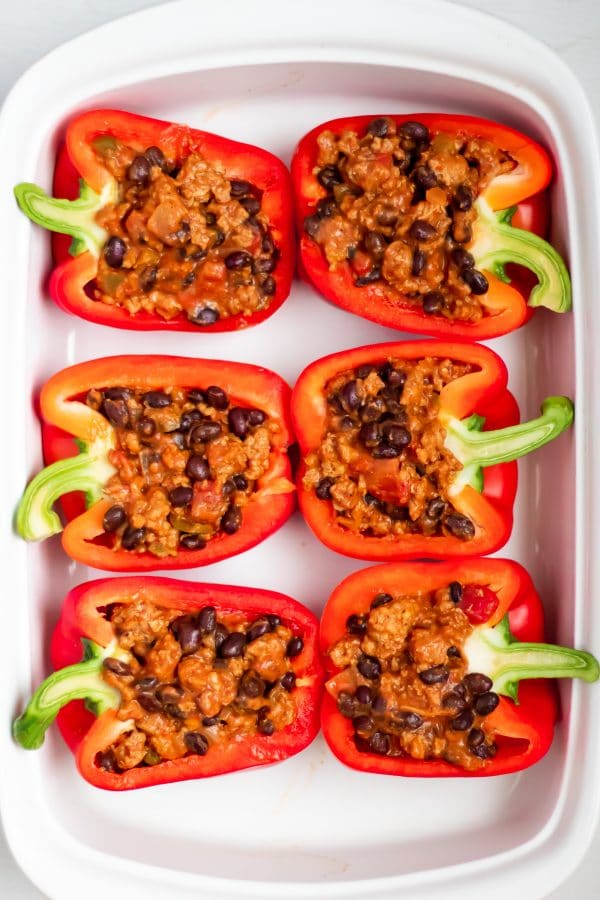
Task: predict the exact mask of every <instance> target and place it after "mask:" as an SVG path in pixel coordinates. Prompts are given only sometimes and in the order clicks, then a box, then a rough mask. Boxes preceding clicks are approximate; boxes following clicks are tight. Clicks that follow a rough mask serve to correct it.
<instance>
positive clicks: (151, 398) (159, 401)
mask: <svg viewBox="0 0 600 900" xmlns="http://www.w3.org/2000/svg"><path fill="white" fill-rule="evenodd" d="M172 402H173V401H172V400H171V398H170V397H169V395H168V394H165V392H164V391H147V392H146V393H145V394H142V403H144V404H145V406H149V407H150V408H151V409H164V408H165V407H166V406H170V405H171V403H172Z"/></svg>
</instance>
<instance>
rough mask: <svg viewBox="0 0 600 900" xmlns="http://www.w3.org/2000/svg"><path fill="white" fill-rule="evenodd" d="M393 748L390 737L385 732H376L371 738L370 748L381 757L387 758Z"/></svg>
mask: <svg viewBox="0 0 600 900" xmlns="http://www.w3.org/2000/svg"><path fill="white" fill-rule="evenodd" d="M391 746H392V742H391V739H390V736H389V734H386V733H385V732H384V731H376V732H375V734H372V735H371V737H370V738H369V747H370V748H371V750H372V751H373V753H378V754H379V755H380V756H386V755H387V754H388V753H389V752H390V750H391Z"/></svg>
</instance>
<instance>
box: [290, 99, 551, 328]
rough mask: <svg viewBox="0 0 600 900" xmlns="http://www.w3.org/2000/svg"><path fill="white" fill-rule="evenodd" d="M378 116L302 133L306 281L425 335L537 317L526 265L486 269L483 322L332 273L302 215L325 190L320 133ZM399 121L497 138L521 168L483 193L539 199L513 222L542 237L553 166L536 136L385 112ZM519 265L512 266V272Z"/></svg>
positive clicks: (360, 126)
mask: <svg viewBox="0 0 600 900" xmlns="http://www.w3.org/2000/svg"><path fill="white" fill-rule="evenodd" d="M374 118H375V117H374V116H350V117H347V118H341V119H333V120H332V121H330V122H325V123H323V124H321V125H318V126H317V127H316V128H313V129H312V131H310V132H309V133H308V134H307V135H305V137H303V138H302V140H301V141H300V143H299V144H298V147H297V148H296V151H295V154H294V158H293V160H292V183H293V186H294V195H295V203H296V222H297V228H298V231H299V233H300V234H301V239H300V266H301V271H302V274H303V276H304V277H305V279H306V280H307V281H309V282H311V283H312V284H313V286H314V287H315V288H316V290H317V291H318V292H319V293H320V294H322V295H323V296H324V297H325V298H326V299H327V300H329V301H331V302H332V303H334V304H335V305H336V306H340V307H341V308H342V309H345V310H347V311H348V312H352V313H355V314H356V315H360V316H362V317H363V318H365V319H370V320H371V321H373V322H377V323H378V324H380V325H385V326H386V327H388V328H397V329H399V330H401V331H408V332H415V333H417V334H427V335H430V336H431V337H437V338H442V339H444V338H447V339H450V340H473V341H480V340H487V339H488V338H493V337H498V336H499V335H502V334H508V333H509V332H510V331H514V330H515V329H516V328H519V327H520V326H521V325H523V324H525V322H527V321H528V320H529V319H530V318H531V316H532V315H533V309H531V308H530V307H529V306H527V297H528V295H529V290H530V288H531V286H532V284H533V283H535V279H533V281H532V279H531V275H530V274H529V273H528V272H527V274H525V272H526V270H525V271H523V270H519V275H518V276H517V278H516V279H515V280H514V281H513V282H512V284H510V285H509V284H506V283H504V282H502V281H500V280H499V279H498V278H496V276H495V275H493V274H492V273H486V277H487V278H488V282H489V285H490V287H489V291H488V293H487V295H486V297H485V303H486V306H487V307H488V308H489V309H490V311H493V315H488V316H484V317H483V318H482V319H481V320H480V321H479V322H474V323H468V322H461V321H457V320H451V319H445V318H444V317H443V316H428V315H426V314H425V313H424V312H423V311H422V309H421V308H420V307H414V306H412V305H410V304H408V303H403V299H404V298H403V295H402V294H400V293H399V292H398V291H396V290H394V289H392V288H389V287H382V283H380V282H375V283H374V284H372V285H366V286H364V287H357V286H356V285H355V284H354V280H353V278H352V273H351V269H350V266H349V265H348V264H347V263H346V264H344V265H339V266H336V268H335V270H330V269H329V266H328V263H327V260H326V259H325V256H324V254H323V252H322V251H321V248H320V246H319V245H318V244H317V243H316V242H315V241H314V240H313V239H312V238H310V237H309V236H308V235H307V234H306V233H305V231H304V220H305V219H306V217H307V216H309V215H311V214H312V213H313V212H314V207H315V205H316V204H317V202H318V201H319V200H320V199H321V198H322V197H325V196H326V194H327V192H326V190H325V188H323V187H322V186H321V185H320V184H319V182H318V181H317V179H316V177H315V174H314V169H315V167H316V164H317V158H318V145H317V137H318V135H319V134H321V132H323V131H325V130H331V131H333V132H335V133H337V134H339V133H340V132H341V131H344V130H349V131H356V132H357V133H358V134H364V133H365V131H366V128H367V125H368V124H369V123H370V122H371V121H372V120H373V119H374ZM386 118H388V119H392V120H393V121H394V122H396V123H397V124H401V123H403V122H406V121H409V120H415V119H417V120H418V121H419V122H422V123H423V124H424V125H426V126H427V127H428V128H429V130H430V132H431V133H432V134H434V135H435V134H439V133H440V132H443V133H447V134H458V135H464V136H465V137H475V138H482V139H485V140H489V141H493V142H494V143H496V144H497V145H498V146H500V147H501V148H502V149H504V150H506V151H508V152H509V153H510V154H511V156H512V157H513V158H514V159H515V160H516V161H517V163H518V166H517V168H516V169H515V170H513V172H511V173H510V174H509V176H506V177H505V176H503V177H501V178H498V179H494V180H493V181H492V182H491V183H490V185H489V186H488V187H487V188H486V190H485V191H483V196H484V197H485V199H486V200H487V202H488V203H489V205H490V206H491V208H492V209H493V210H500V209H507V208H509V207H511V206H517V205H520V204H522V203H524V202H527V201H529V200H530V199H531V198H533V197H536V200H535V201H534V203H535V206H536V207H537V208H536V210H535V215H534V216H533V221H532V222H531V224H530V221H529V220H530V216H531V209H530V208H527V207H526V208H525V209H524V211H523V213H522V214H519V211H517V214H516V216H515V218H514V220H513V221H514V224H515V225H518V226H519V227H521V228H526V229H527V230H530V231H534V232H535V233H536V234H541V233H543V232H545V231H546V229H547V205H546V204H545V202H544V201H541V200H538V199H537V195H539V193H540V192H541V191H543V190H544V189H545V188H546V187H547V186H548V184H549V182H550V179H551V176H552V165H551V162H550V159H549V157H548V155H547V153H546V152H545V150H544V149H543V148H542V147H540V145H539V144H537V143H536V142H535V141H533V140H531V138H528V137H526V135H524V134H521V133H520V132H518V131H514V130H513V129H512V128H508V127H507V126H506V125H500V124H498V123H495V122H490V121H488V120H487V119H479V118H473V117H472V116H459V115H444V114H441V113H412V114H410V115H402V116H396V115H387V116H386ZM515 269H516V267H514V266H511V267H509V270H508V271H509V272H510V275H511V277H512V276H513V275H514V273H515Z"/></svg>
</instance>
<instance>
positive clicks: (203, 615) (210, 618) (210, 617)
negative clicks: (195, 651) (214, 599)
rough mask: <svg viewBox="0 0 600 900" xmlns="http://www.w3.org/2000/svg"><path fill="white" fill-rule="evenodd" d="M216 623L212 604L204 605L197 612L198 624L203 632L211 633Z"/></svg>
mask: <svg viewBox="0 0 600 900" xmlns="http://www.w3.org/2000/svg"><path fill="white" fill-rule="evenodd" d="M216 625H217V611H216V609H215V608H214V606H204V607H202V609H201V610H200V612H199V613H198V626H199V628H200V629H201V631H202V632H203V633H204V634H212V632H213V631H214V630H215V628H216Z"/></svg>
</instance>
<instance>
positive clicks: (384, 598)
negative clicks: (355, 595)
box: [371, 594, 394, 609]
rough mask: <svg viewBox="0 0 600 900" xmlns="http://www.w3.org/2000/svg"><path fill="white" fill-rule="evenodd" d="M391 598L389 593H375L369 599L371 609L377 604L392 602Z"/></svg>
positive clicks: (376, 606) (382, 604)
mask: <svg viewBox="0 0 600 900" xmlns="http://www.w3.org/2000/svg"><path fill="white" fill-rule="evenodd" d="M393 600H394V598H393V597H392V595H391V594H376V595H375V597H374V598H373V600H372V601H371V609H377V608H378V607H379V606H385V605H386V604H388V603H392V602H393Z"/></svg>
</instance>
